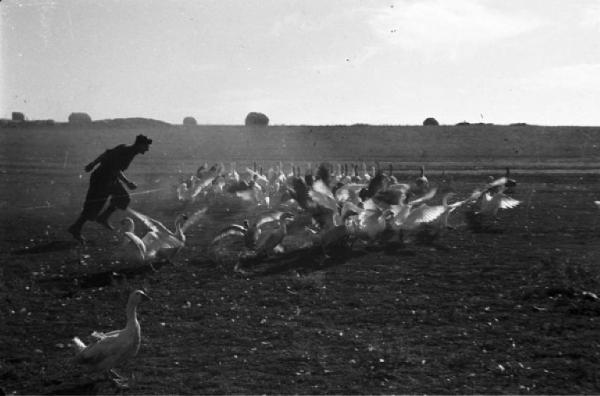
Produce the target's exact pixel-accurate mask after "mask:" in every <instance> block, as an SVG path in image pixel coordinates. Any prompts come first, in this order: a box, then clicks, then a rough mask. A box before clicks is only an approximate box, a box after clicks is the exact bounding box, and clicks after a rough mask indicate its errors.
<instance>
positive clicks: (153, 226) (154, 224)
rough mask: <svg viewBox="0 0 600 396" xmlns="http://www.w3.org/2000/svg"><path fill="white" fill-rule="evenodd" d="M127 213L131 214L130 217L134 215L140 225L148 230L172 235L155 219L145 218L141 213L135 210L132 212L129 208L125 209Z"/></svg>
mask: <svg viewBox="0 0 600 396" xmlns="http://www.w3.org/2000/svg"><path fill="white" fill-rule="evenodd" d="M127 211H128V212H129V213H131V214H132V215H134V216H135V217H136V218H137V219H138V220H140V221H141V222H142V223H144V225H145V226H146V227H148V228H149V229H150V230H152V231H154V232H161V231H164V232H167V233H169V234H172V232H171V231H170V230H169V229H168V228H167V227H165V225H164V224H163V223H161V222H160V221H158V220H155V219H153V218H151V217H150V216H146V215H145V214H142V213H140V212H138V211H137V210H134V209H131V208H127Z"/></svg>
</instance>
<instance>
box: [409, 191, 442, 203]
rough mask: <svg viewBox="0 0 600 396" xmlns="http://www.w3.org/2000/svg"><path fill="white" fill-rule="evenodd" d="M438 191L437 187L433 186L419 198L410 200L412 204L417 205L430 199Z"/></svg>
mask: <svg viewBox="0 0 600 396" xmlns="http://www.w3.org/2000/svg"><path fill="white" fill-rule="evenodd" d="M436 193H437V188H432V189H431V190H429V191H428V192H427V193H426V194H425V195H423V196H421V197H419V198H417V199H413V200H412V201H410V202H409V204H410V205H417V204H420V203H423V202H426V201H429V200H430V199H431V198H433V197H434V196H435V194H436Z"/></svg>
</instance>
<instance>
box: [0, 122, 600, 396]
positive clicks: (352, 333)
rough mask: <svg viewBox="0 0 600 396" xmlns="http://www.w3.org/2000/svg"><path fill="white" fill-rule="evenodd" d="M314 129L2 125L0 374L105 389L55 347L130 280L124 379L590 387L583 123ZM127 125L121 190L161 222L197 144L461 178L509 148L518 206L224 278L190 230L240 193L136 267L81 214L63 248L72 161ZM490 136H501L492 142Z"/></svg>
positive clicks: (144, 383) (466, 184) (114, 316)
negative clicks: (134, 348)
mask: <svg viewBox="0 0 600 396" xmlns="http://www.w3.org/2000/svg"><path fill="white" fill-rule="evenodd" d="M205 128H209V127H205ZM281 128H283V127H281ZM303 128H309V127H303ZM320 128H323V127H316V128H315V130H316V131H315V132H314V134H317V135H318V136H317V137H314V138H313V140H309V139H306V136H304V138H301V137H299V136H297V135H294V134H293V133H292V132H290V131H284V132H285V133H283V134H279V135H277V134H275V133H274V132H273V131H272V130H270V129H271V128H269V130H266V131H258V132H256V133H257V134H258V136H259V137H258V138H257V137H256V136H254V137H250V138H247V137H245V136H241V137H240V136H239V131H241V130H243V128H237V131H238V135H236V134H235V133H234V132H235V130H236V127H230V128H229V129H227V130H220V131H216V132H215V130H209V129H206V130H205V131H204V134H203V135H202V136H201V137H198V135H197V132H198V131H186V130H183V129H177V130H176V131H175V130H171V131H159V130H148V131H143V130H138V129H131V130H114V129H113V130H90V131H81V134H82V135H85V136H86V137H85V140H84V141H82V140H83V139H81V140H79V139H76V138H75V137H76V136H78V135H77V134H76V133H74V132H78V131H75V130H73V129H68V128H67V129H61V130H52V129H50V128H37V129H22V130H13V129H11V130H10V131H7V130H0V147H2V151H1V152H0V163H1V167H0V168H1V172H2V173H1V174H0V177H1V179H0V180H1V182H0V219H1V220H2V239H1V241H0V243H1V246H0V274H1V277H0V313H1V315H2V318H3V322H2V323H0V387H1V388H2V389H1V390H2V391H3V392H5V393H7V394H9V393H12V392H15V393H19V394H21V393H41V394H67V393H71V394H97V393H115V390H114V389H113V388H111V387H110V386H109V385H108V384H106V383H102V382H97V383H94V382H91V381H90V380H89V379H87V378H85V377H84V376H83V375H82V374H81V372H80V371H79V370H78V368H77V367H74V366H73V365H72V364H70V363H69V359H70V358H71V357H72V356H73V351H72V350H71V349H70V348H69V346H68V344H69V342H70V340H71V338H72V337H73V336H76V335H77V336H80V337H82V339H84V341H85V340H86V339H87V337H86V335H87V334H90V333H91V332H92V331H93V330H99V331H104V330H111V329H116V328H120V327H121V326H123V323H124V318H125V313H124V305H125V302H126V299H127V295H128V293H129V292H130V291H131V290H132V289H135V288H143V289H145V290H146V291H147V292H148V294H149V295H150V296H151V297H152V298H153V301H150V302H147V303H144V305H142V306H141V308H140V322H141V326H142V337H143V339H142V346H141V349H140V352H139V354H138V356H137V357H136V358H135V359H134V361H133V362H132V364H131V365H129V366H128V367H127V368H126V369H125V370H122V371H124V372H128V371H130V370H133V371H135V374H136V378H137V384H136V385H135V387H134V388H133V389H132V390H131V391H130V392H131V393H144V394H154V393H163V394H164V393H195V394H224V393H227V394H231V393H244V394H245V393H252V394H258V393H267V394H274V393H285V394H289V393H295V394H325V393H327V394H333V393H336V394H340V393H342V394H365V393H369V394H378V393H395V394H398V393H437V394H456V393H459V394H473V393H476V394H481V393H485V394H490V393H493V394H567V393H568V394H574V393H581V394H583V393H588V394H589V393H599V392H600V374H599V373H600V371H599V368H600V340H599V338H598V334H600V301H599V300H598V298H597V295H598V294H599V293H600V268H599V266H598V265H599V263H600V224H599V221H600V213H599V211H598V209H597V208H596V207H595V206H594V204H593V201H594V200H599V199H600V158H599V156H598V151H597V150H598V149H597V147H596V145H598V147H600V136H599V135H600V134H598V129H597V128H587V129H585V128H584V132H585V134H579V133H578V132H577V129H576V128H575V129H574V130H570V129H565V130H564V131H563V130H560V131H559V130H558V129H556V130H550V132H549V131H548V130H547V129H544V128H542V129H536V128H535V127H532V128H530V129H529V128H525V132H523V131H522V132H521V133H517V132H515V128H517V127H515V128H509V127H506V128H507V129H505V130H502V129H494V128H492V130H493V131H496V133H495V134H493V138H488V139H485V138H481V137H478V136H477V133H476V132H475V131H474V130H472V131H467V132H464V131H463V130H461V129H448V130H445V131H443V133H442V138H440V137H439V136H437V138H436V137H435V136H434V135H431V136H429V137H427V136H421V137H417V136H416V135H415V136H413V137H414V139H412V140H411V139H409V138H406V137H405V138H404V139H403V140H402V141H401V142H398V141H396V139H395V138H394V135H393V133H392V132H393V131H392V132H390V131H387V132H386V131H376V132H374V133H375V135H373V136H379V137H380V138H379V139H368V138H365V137H364V136H365V134H367V133H368V132H369V131H368V130H366V131H362V132H360V131H359V130H356V131H350V132H348V130H347V129H346V130H340V131H337V132H335V131H334V132H335V133H332V134H331V135H327V134H326V133H325V132H324V130H322V129H320ZM332 128H333V127H332ZM371 128H372V127H371ZM407 128H409V127H407ZM449 128H450V127H449ZM473 128H478V127H473ZM498 128H501V127H498ZM340 129H343V128H340ZM409 129H410V128H409ZM198 130H203V129H202V128H198ZM424 130H427V131H429V130H430V128H424ZM440 130H441V129H440ZM275 131H277V130H275ZM344 131H346V132H348V133H345V132H344ZM415 131H416V132H415ZM418 131H420V129H418V128H414V131H412V130H407V131H405V132H406V133H407V134H409V135H410V134H411V133H415V134H416V133H417V132H418ZM498 131H501V132H502V133H500V132H498ZM552 131H553V132H554V133H555V135H556V136H558V137H557V138H555V139H554V140H553V141H551V140H549V139H548V136H547V134H549V135H552V133H551V132H552ZM142 132H143V133H146V134H148V135H149V136H151V137H152V138H153V139H155V142H154V144H153V145H152V148H151V151H150V152H148V153H147V154H146V155H145V156H142V157H138V158H136V160H134V162H133V164H132V166H131V168H130V170H129V171H128V172H127V173H128V175H130V178H131V179H133V180H135V181H136V182H137V183H138V185H139V189H138V192H144V191H148V190H153V192H149V193H147V194H146V193H142V194H137V195H133V196H132V198H133V201H132V207H133V208H136V209H138V210H140V211H141V212H143V213H148V214H150V215H152V216H154V217H156V218H158V219H160V220H162V221H164V222H165V223H170V222H171V220H172V219H173V218H174V215H175V213H178V212H180V211H192V210H193V209H195V208H197V207H199V206H201V205H202V203H200V204H195V205H194V206H191V207H189V206H184V205H182V204H180V203H178V202H177V201H176V200H175V197H174V192H173V186H174V184H175V183H176V182H177V181H178V180H180V177H182V176H187V175H189V174H190V173H191V172H193V171H194V170H195V168H196V167H197V166H198V165H199V164H200V163H203V162H204V161H205V160H209V161H213V160H222V161H224V162H225V163H226V164H227V163H228V162H229V160H237V161H238V162H239V163H240V164H243V165H249V164H251V162H252V160H255V159H256V160H261V159H262V160H264V161H262V162H264V163H266V162H267V161H278V160H287V159H294V160H295V161H298V162H301V163H302V164H303V163H304V161H309V160H310V161H313V163H314V162H315V161H318V160H320V159H321V158H322V159H326V160H336V159H338V160H353V159H363V160H368V161H372V160H379V161H381V162H382V163H385V164H386V165H387V163H388V162H391V163H393V164H394V166H395V169H396V170H397V171H396V172H397V175H398V176H400V178H402V177H405V178H409V177H414V176H413V175H414V169H415V166H417V164H421V163H424V164H425V165H426V167H427V168H428V169H431V172H430V176H429V178H430V181H432V182H433V183H436V184H438V185H439V186H447V187H448V186H451V187H452V188H453V189H454V190H455V191H456V192H458V193H459V194H461V195H462V194H465V195H466V194H467V193H469V192H470V191H472V189H473V188H475V187H476V186H478V185H480V184H481V183H484V182H485V181H486V177H487V175H488V174H493V175H501V174H502V173H503V170H504V166H507V165H509V166H511V170H512V172H513V174H514V177H515V178H516V179H517V181H518V183H519V185H518V187H517V189H516V191H515V194H514V195H513V196H514V197H515V198H516V199H519V200H521V201H522V205H520V206H519V207H517V208H516V209H514V210H511V211H506V212H501V213H500V221H499V224H498V225H497V226H494V227H493V228H491V229H487V230H481V231H480V232H475V231H473V230H470V229H468V228H467V227H460V228H459V229H458V230H456V231H453V232H450V233H449V234H447V235H446V236H445V237H444V238H442V239H440V240H438V241H435V242H434V243H430V244H427V243H413V244H409V245H407V246H405V247H402V248H398V247H393V246H382V247H372V248H371V247H369V248H365V247H361V246H357V247H355V248H354V249H353V250H352V251H350V252H347V254H345V255H342V256H336V257H335V258H334V259H331V260H327V261H324V262H321V260H320V257H316V258H315V257H314V256H313V255H311V254H306V253H299V254H297V255H287V256H285V257H283V258H281V259H278V260H270V261H268V262H264V263H261V264H260V265H259V266H258V267H257V268H256V271H255V272H254V274H253V275H250V276H248V277H242V276H240V275H234V274H233V273H232V270H231V264H230V263H224V264H219V263H215V262H213V261H212V260H211V257H210V255H209V254H207V251H206V245H207V241H209V240H210V239H211V237H212V236H214V234H215V232H216V231H217V230H218V229H219V228H220V227H221V226H222V225H224V224H227V223H228V222H231V221H239V220H240V219H242V218H243V217H244V216H245V215H247V213H246V211H247V209H248V208H247V207H246V206H244V205H242V204H239V203H236V204H234V203H231V206H230V210H229V212H225V206H226V205H225V204H227V202H226V203H225V204H224V203H221V204H219V205H217V204H215V203H212V204H211V206H210V207H209V212H208V216H207V219H206V220H205V221H204V222H203V223H202V224H201V227H197V228H193V229H191V230H190V231H189V232H188V245H187V247H186V248H185V249H184V250H183V252H182V254H181V255H180V256H178V258H177V259H176V260H175V262H174V263H173V264H168V265H164V266H161V267H160V268H159V269H158V271H157V272H152V271H150V270H149V268H148V266H140V265H139V264H137V263H134V262H132V261H131V260H130V259H128V257H127V256H125V255H124V253H123V251H121V250H120V249H119V245H120V240H119V239H118V236H117V234H116V233H115V234H112V233H110V232H107V231H105V230H104V229H102V228H100V226H97V225H95V224H88V225H87V226H86V228H85V229H84V233H85V235H86V237H88V238H89V239H90V240H91V242H90V244H88V245H86V246H84V247H81V246H78V245H77V244H75V243H73V242H72V241H71V240H70V239H69V237H68V234H67V233H66V232H65V228H66V227H67V226H68V225H69V224H70V223H71V222H72V221H73V220H74V218H75V217H76V216H77V214H78V211H79V208H80V206H81V204H82V202H83V197H84V194H85V191H86V188H87V180H88V175H87V174H85V173H84V172H83V171H82V168H83V166H84V165H85V164H86V163H87V162H89V161H90V160H92V159H93V158H95V156H97V155H98V154H100V152H101V151H102V150H104V149H105V148H108V147H111V146H114V145H116V144H118V143H121V142H125V143H127V142H128V141H129V140H132V139H133V137H134V136H135V135H136V134H138V133H142ZM279 132H281V130H280V131H279ZM330 132H331V131H330ZM371 132H373V131H371ZM451 132H452V133H454V136H446V135H444V134H450V133H451ZM481 132H482V131H479V133H481ZM177 133H180V134H179V135H177ZM303 133H304V132H303ZM402 133H404V132H402ZM430 133H431V134H432V132H427V133H426V134H430ZM526 133H531V134H532V135H530V136H529V137H524V134H526ZM456 134H458V135H456ZM460 134H463V135H460ZM536 134H537V135H536ZM217 135H219V136H221V137H220V138H219V139H220V140H219V139H217ZM467 135H468V136H471V138H469V139H471V140H469V139H467V141H464V139H463V140H462V141H461V140H460V139H457V136H458V137H461V136H462V137H464V136H467ZM236 136H237V138H236ZM382 136H383V137H382ZM386 136H387V137H386ZM443 136H445V137H443ZM531 136H534V137H531ZM574 136H575V137H576V138H574ZM213 138H214V139H213ZM283 138H285V142H283V140H282V139H283ZM505 138H507V139H509V141H512V140H514V141H515V142H516V143H515V144H514V145H513V146H511V147H510V149H506V150H505V149H504V148H499V149H498V154H497V155H493V153H494V150H493V149H494V147H496V148H497V147H498V144H499V142H504V141H505V140H504V139H505ZM228 141H229V143H228ZM408 141H410V142H411V143H410V145H409V144H408V143H407V142H408ZM482 142H484V143H482ZM284 143H285V145H284ZM357 147H358V148H357ZM461 147H462V148H461ZM553 147H554V148H553ZM515 149H517V150H519V153H515V152H514V150H515ZM394 152H397V153H400V154H398V155H394ZM423 152H425V155H423ZM460 152H463V153H464V154H463V155H462V156H461V155H459V153H460ZM511 152H512V154H511ZM411 153H412V154H413V155H411ZM80 175H81V177H80ZM120 216H122V215H121V214H119V215H118V216H115V219H114V220H113V222H114V223H115V224H116V223H117V220H118V218H119V217H120ZM453 222H455V223H457V224H461V223H464V219H463V217H462V216H461V215H460V214H459V216H457V217H456V218H454V219H453Z"/></svg>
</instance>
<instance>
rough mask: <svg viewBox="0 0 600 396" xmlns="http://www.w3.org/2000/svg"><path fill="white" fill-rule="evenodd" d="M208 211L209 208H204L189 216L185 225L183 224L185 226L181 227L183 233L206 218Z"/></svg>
mask: <svg viewBox="0 0 600 396" xmlns="http://www.w3.org/2000/svg"><path fill="white" fill-rule="evenodd" d="M207 209H208V208H206V207H205V208H202V209H200V210H197V211H196V212H194V214H192V215H191V216H189V217H188V218H187V220H186V221H185V223H183V225H182V226H181V232H186V231H187V229H188V228H190V227H191V226H193V225H194V224H196V223H198V222H199V221H200V220H202V219H203V218H204V215H205V214H206V210H207Z"/></svg>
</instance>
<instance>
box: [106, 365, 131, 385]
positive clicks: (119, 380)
mask: <svg viewBox="0 0 600 396" xmlns="http://www.w3.org/2000/svg"><path fill="white" fill-rule="evenodd" d="M109 373H110V374H113V375H114V376H115V377H113V378H111V380H112V382H113V383H114V384H115V385H116V386H117V387H118V388H120V389H125V388H129V378H127V377H124V376H122V375H121V374H119V373H117V372H116V371H115V369H111V370H109Z"/></svg>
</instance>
